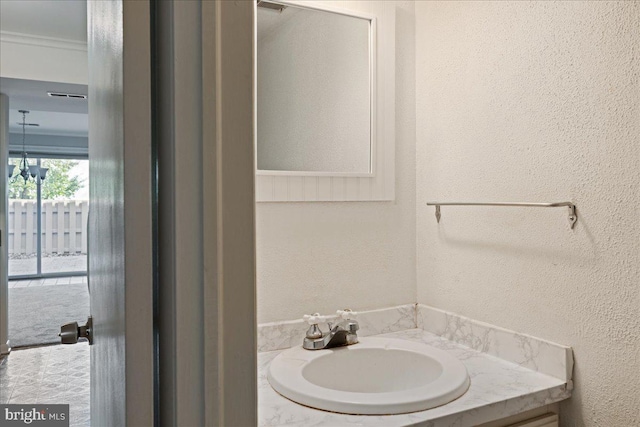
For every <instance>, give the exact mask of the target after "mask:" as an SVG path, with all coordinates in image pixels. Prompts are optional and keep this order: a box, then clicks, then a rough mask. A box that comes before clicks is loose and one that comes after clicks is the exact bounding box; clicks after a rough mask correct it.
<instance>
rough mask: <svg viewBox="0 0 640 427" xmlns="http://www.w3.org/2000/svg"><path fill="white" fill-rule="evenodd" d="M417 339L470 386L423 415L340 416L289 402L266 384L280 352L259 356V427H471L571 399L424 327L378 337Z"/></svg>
mask: <svg viewBox="0 0 640 427" xmlns="http://www.w3.org/2000/svg"><path fill="white" fill-rule="evenodd" d="M377 336H380V337H390V338H399V339H405V340H409V341H418V342H423V343H425V344H429V345H431V346H433V347H436V348H439V349H441V350H445V351H447V352H450V353H451V354H452V355H454V356H455V357H457V358H458V359H459V360H460V361H462V362H463V363H464V364H465V366H466V367H467V370H468V372H469V376H470V378H471V386H470V388H469V390H468V391H467V392H466V393H465V394H464V395H462V397H460V398H459V399H457V400H454V401H453V402H451V403H448V404H446V405H444V406H440V407H438V408H433V409H429V410H427V411H421V412H414V413H411V414H401V415H384V416H378V415H345V414H336V413H332V412H325V411H321V410H317V409H312V408H308V407H306V406H302V405H299V404H297V403H294V402H292V401H290V400H288V399H286V398H284V397H282V396H281V395H279V394H278V393H276V392H275V391H274V390H273V389H272V388H271V386H270V385H269V381H268V380H267V372H268V368H269V363H270V362H271V360H273V358H274V357H276V356H277V355H278V354H279V353H280V352H281V351H283V350H278V351H269V352H264V353H259V354H258V425H259V426H260V427H271V426H300V427H302V426H304V427H309V426H331V427H337V426H371V427H374V426H384V427H394V426H423V427H444V426H447V427H449V426H455V427H465V426H474V425H477V424H481V423H485V422H488V421H492V420H496V419H501V418H505V417H508V416H511V415H515V414H518V413H521V412H524V411H527V410H530V409H535V408H538V407H541V406H545V405H549V404H552V403H555V402H558V401H561V400H564V399H567V398H569V397H570V396H571V391H570V390H569V388H570V387H568V386H567V383H566V382H565V381H563V380H561V379H558V378H555V377H552V376H549V375H545V374H543V373H540V372H536V371H534V370H530V369H528V368H525V367H522V366H520V365H518V364H515V363H512V362H508V361H505V360H503V359H499V358H497V357H495V356H492V355H489V354H487V353H483V352H480V351H477V350H473V349H471V348H469V347H466V346H464V345H462V344H458V343H456V342H454V341H450V340H447V339H445V338H443V337H441V336H438V335H436V334H434V333H431V332H427V331H424V330H423V329H409V330H404V331H399V332H392V333H387V334H381V335H377Z"/></svg>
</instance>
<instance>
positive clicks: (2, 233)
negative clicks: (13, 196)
mask: <svg viewBox="0 0 640 427" xmlns="http://www.w3.org/2000/svg"><path fill="white" fill-rule="evenodd" d="M8 161H9V97H8V96H7V95H5V94H3V93H0V179H8V173H7V170H8V169H7V164H8ZM2 189H3V191H2V192H1V193H2V194H0V358H2V357H6V356H8V355H9V353H11V343H10V342H9V301H8V300H9V247H8V244H9V236H8V234H9V215H7V212H8V206H7V200H8V198H7V197H8V194H9V192H8V191H9V190H8V188H7V185H3V186H2Z"/></svg>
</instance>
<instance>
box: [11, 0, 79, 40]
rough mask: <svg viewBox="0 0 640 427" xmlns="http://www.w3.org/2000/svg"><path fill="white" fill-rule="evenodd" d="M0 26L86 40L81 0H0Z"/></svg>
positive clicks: (47, 35)
mask: <svg viewBox="0 0 640 427" xmlns="http://www.w3.org/2000/svg"><path fill="white" fill-rule="evenodd" d="M0 29H1V30H2V31H3V32H4V31H7V32H12V33H23V34H29V35H35V36H41V37H53V38H58V39H66V40H73V41H77V42H85V43H86V41H87V2H86V1H85V0H28V1H24V0H23V1H4V0H2V1H0Z"/></svg>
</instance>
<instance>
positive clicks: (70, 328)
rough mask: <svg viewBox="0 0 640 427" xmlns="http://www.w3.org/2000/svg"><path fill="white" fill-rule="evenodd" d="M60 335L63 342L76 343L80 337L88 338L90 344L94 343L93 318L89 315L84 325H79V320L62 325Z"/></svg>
mask: <svg viewBox="0 0 640 427" xmlns="http://www.w3.org/2000/svg"><path fill="white" fill-rule="evenodd" d="M58 336H59V337H60V340H61V342H62V344H75V343H77V342H78V340H79V339H86V340H88V341H89V345H91V344H93V318H92V317H91V316H89V318H88V319H87V323H86V325H84V326H79V325H78V322H72V323H67V324H66V325H62V326H61V327H60V333H59V334H58Z"/></svg>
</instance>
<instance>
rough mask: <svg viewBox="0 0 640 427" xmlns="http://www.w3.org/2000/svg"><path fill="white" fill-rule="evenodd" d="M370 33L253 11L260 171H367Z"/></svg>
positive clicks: (340, 23)
mask: <svg viewBox="0 0 640 427" xmlns="http://www.w3.org/2000/svg"><path fill="white" fill-rule="evenodd" d="M369 32H370V31H369V21H368V20H366V19H360V18H356V17H352V16H345V15H340V14H337V13H330V12H324V11H317V10H312V9H300V8H295V7H288V8H286V9H285V10H284V11H283V12H282V13H279V12H276V11H273V10H268V9H267V10H265V9H263V8H258V37H257V38H258V48H257V51H258V54H257V57H258V58H257V69H258V75H257V80H258V90H257V97H258V99H257V103H258V120H257V122H258V138H257V145H258V153H257V156H258V169H263V170H285V171H330V172H355V173H369V171H370V169H371V98H370V87H371V85H370V83H371V81H370V79H369V78H368V76H369ZM363 76H364V78H363Z"/></svg>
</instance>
